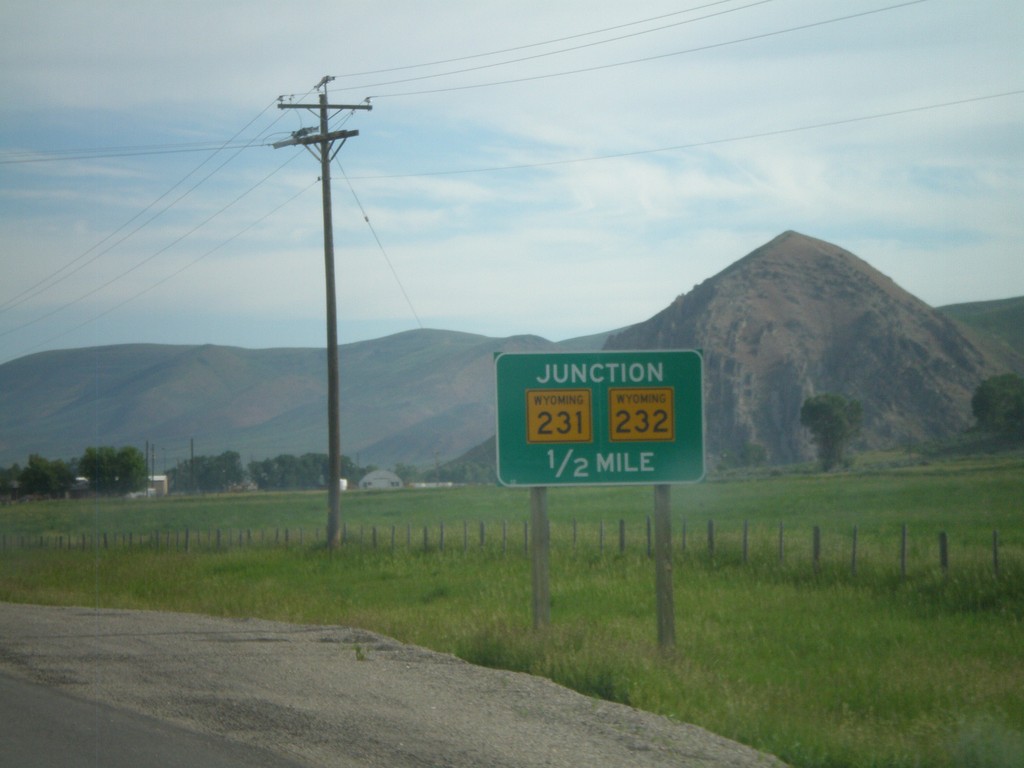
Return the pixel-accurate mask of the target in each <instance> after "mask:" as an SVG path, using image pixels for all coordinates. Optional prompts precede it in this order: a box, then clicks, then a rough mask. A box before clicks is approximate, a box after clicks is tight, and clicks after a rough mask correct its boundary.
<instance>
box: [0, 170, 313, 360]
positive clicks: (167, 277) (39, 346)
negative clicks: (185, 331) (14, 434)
mask: <svg viewBox="0 0 1024 768" xmlns="http://www.w3.org/2000/svg"><path fill="white" fill-rule="evenodd" d="M293 159H294V158H293ZM290 162H291V160H289V161H288V162H286V163H283V164H282V165H281V166H280V167H279V168H277V169H276V170H274V171H273V172H271V173H270V174H269V175H268V176H267V177H266V178H264V179H263V180H262V181H260V182H259V184H257V186H259V185H261V184H263V182H264V181H266V180H267V179H269V178H270V177H271V176H273V175H274V174H275V173H277V172H278V171H279V170H281V168H283V167H284V166H285V165H288V163H290ZM319 183H320V180H319V179H317V180H316V181H313V182H312V183H310V184H308V185H307V186H305V187H303V188H302V189H300V190H299V191H298V192H296V193H295V194H294V195H292V196H291V197H289V198H288V199H287V200H285V201H284V202H283V203H281V204H280V205H278V206H277V207H275V208H273V209H271V210H270V211H268V212H267V213H265V214H263V215H262V216H260V217H259V218H258V219H256V220H255V221H253V222H251V223H250V224H248V225H246V226H245V227H243V228H242V229H240V230H239V231H238V232H236V233H235V234H233V235H232V236H231V237H229V238H227V239H226V240H222V241H221V242H220V243H218V244H217V245H215V246H214V247H213V248H211V249H210V250H208V251H205V252H204V253H202V254H200V255H199V256H197V257H196V258H195V259H193V260H192V261H190V262H188V263H187V264H185V265H184V266H182V267H180V268H178V269H176V270H175V271H173V272H171V273H170V274H169V275H165V276H164V277H162V278H160V279H159V280H157V281H156V282H155V283H153V284H152V285H150V286H148V287H147V288H143V289H142V290H141V291H139V292H138V293H136V294H134V295H132V296H129V297H128V298H127V299H124V300H123V301H120V302H118V303H117V304H115V305H114V306H112V307H108V308H107V309H105V310H103V311H102V312H100V313H98V314H96V315H93V316H92V317H90V318H88V319H87V320H83V321H82V322H81V323H79V324H78V325H76V326H74V327H73V328H69V329H68V330H66V331H63V332H61V333H58V334H57V335H55V336H51V337H50V338H48V339H46V340H44V341H41V342H39V343H38V344H36V345H35V346H33V347H30V348H29V349H28V350H26V353H28V352H33V351H35V350H37V349H42V348H43V347H45V346H46V345H48V344H50V343H52V342H54V341H56V340H57V339H62V338H64V337H65V336H68V335H70V334H72V333H74V332H75V331H79V330H81V329H82V328H84V327H85V326H87V325H90V324H92V323H94V322H96V321H97V320H100V319H102V318H104V317H106V316H107V315H109V314H112V313H113V312H116V311H117V310H119V309H120V308H121V307H123V306H125V305H126V304H130V303H132V302H133V301H136V300H138V299H140V298H142V297H143V296H145V295H146V294H147V293H149V292H151V291H154V290H156V289H157V288H159V287H160V286H161V285H163V284H164V283H166V282H168V281H170V280H173V279H174V278H175V277H177V276H178V275H180V274H181V273H182V272H185V271H186V270H188V269H191V268H192V267H194V266H195V265H196V264H198V263H199V262H200V261H202V260H203V259H205V258H206V257H207V256H210V255H212V254H213V253H216V252H217V251H219V250H220V249H221V248H223V247H224V246H226V245H228V244H229V243H231V242H233V241H235V240H237V239H238V238H239V237H241V236H242V235H244V234H245V233H246V232H248V231H249V230H250V229H253V228H254V227H256V226H257V225H258V224H262V223H263V222H264V221H266V220H267V219H269V218H270V217H271V216H273V215H274V214H276V213H277V212H278V211H280V210H281V209H282V208H284V207H285V206H286V205H288V204H289V203H291V202H292V201H293V200H296V199H298V198H299V197H301V196H302V195H304V194H305V193H306V192H308V191H309V190H310V189H312V188H313V187H315V186H316V185H317V184H319ZM250 191H251V190H250ZM236 202H237V201H236ZM232 205H233V203H232ZM0 335H2V334H0Z"/></svg>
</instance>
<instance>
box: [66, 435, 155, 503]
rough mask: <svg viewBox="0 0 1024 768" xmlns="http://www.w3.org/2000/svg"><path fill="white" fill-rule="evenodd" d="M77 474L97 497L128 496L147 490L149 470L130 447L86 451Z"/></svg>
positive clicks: (104, 447)
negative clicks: (106, 494) (114, 494)
mask: <svg viewBox="0 0 1024 768" xmlns="http://www.w3.org/2000/svg"><path fill="white" fill-rule="evenodd" d="M78 471H79V472H81V473H82V474H83V475H85V477H87V478H89V484H90V485H91V486H92V487H93V489H94V490H95V491H96V492H97V493H131V492H132V491H137V490H139V489H141V488H144V487H145V486H146V478H147V475H148V470H147V467H146V457H145V456H143V455H142V451H140V450H139V449H138V448H134V447H132V446H126V447H124V448H121V449H120V450H118V449H116V448H113V447H111V446H101V447H99V448H86V449H85V453H84V454H83V455H82V458H81V459H79V460H78Z"/></svg>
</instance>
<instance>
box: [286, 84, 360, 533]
mask: <svg viewBox="0 0 1024 768" xmlns="http://www.w3.org/2000/svg"><path fill="white" fill-rule="evenodd" d="M333 79H334V78H333V77H330V76H327V77H324V78H323V79H322V80H321V81H320V82H319V83H318V84H317V89H318V90H319V91H320V98H319V101H318V103H317V104H292V103H287V104H286V103H285V102H283V101H282V102H279V103H278V105H277V106H278V108H279V109H308V110H310V111H312V112H314V114H317V113H318V114H319V116H320V127H319V132H315V129H312V128H303V129H302V130H299V131H295V132H294V133H293V134H292V137H291V138H290V139H286V140H284V141H279V142H276V143H274V144H273V147H274V149H279V148H280V147H287V146H293V145H296V144H298V145H301V146H304V147H305V148H306V149H307V150H309V153H310V154H311V155H313V157H315V158H317V159H318V160H319V161H320V182H321V186H322V190H323V208H324V272H325V274H326V282H327V433H328V435H327V457H328V464H329V466H328V473H327V474H328V478H327V507H328V509H327V546H328V548H330V549H335V548H337V547H338V545H339V544H340V543H341V418H340V415H339V413H340V409H341V407H340V403H339V398H340V396H341V395H340V376H339V374H338V304H337V298H336V292H335V285H334V223H333V218H332V216H331V161H332V160H333V159H334V157H335V155H337V154H338V151H339V150H340V149H341V147H342V146H343V145H344V144H345V141H346V140H347V139H349V138H351V137H353V136H358V135H359V131H328V125H327V123H328V118H329V113H330V112H331V111H343V110H354V109H366V110H370V109H373V107H372V106H371V105H370V104H368V103H364V104H328V103H327V83H329V82H331V80H333ZM339 140H340V143H339V144H338V145H337V148H335V147H334V144H335V142H338V141H339Z"/></svg>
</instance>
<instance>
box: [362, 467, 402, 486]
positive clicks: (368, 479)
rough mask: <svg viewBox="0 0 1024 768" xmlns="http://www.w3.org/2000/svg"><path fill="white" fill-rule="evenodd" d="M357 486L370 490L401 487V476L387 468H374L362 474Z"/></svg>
mask: <svg viewBox="0 0 1024 768" xmlns="http://www.w3.org/2000/svg"><path fill="white" fill-rule="evenodd" d="M359 487H360V488H363V489H365V490H371V491H373V490H377V491H381V490H387V491H390V490H394V489H396V488H401V487H402V478H400V477H399V476H398V475H396V474H395V473H394V472H391V471H389V470H387V469H375V470H374V471H373V472H369V473H368V474H366V475H364V476H363V479H362V480H360V481H359Z"/></svg>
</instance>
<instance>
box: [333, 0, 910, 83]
mask: <svg viewBox="0 0 1024 768" xmlns="http://www.w3.org/2000/svg"><path fill="white" fill-rule="evenodd" d="M926 2H929V0H908V1H907V2H903V3H897V4H895V5H889V6H886V7H884V8H874V9H872V10H869V11H861V12H859V13H852V14H849V15H847V16H838V17H835V18H832V19H824V20H822V21H815V22H810V23H808V24H800V25H798V26H794V27H787V28H785V29H777V30H774V31H772V32H761V33H759V34H756V35H748V36H746V37H740V38H736V39H735V40H726V41H724V42H720V43H709V44H707V45H700V46H697V47H694V48H686V49H684V50H681V51H671V52H669V53H659V54H654V55H652V56H643V57H640V58H636V59H628V60H626V61H617V62H613V63H611V64H595V65H593V66H589V67H580V68H578V69H569V70H563V71H561V72H548V73H546V74H542V75H529V76H526V77H517V78H510V79H508V80H493V81H490V82H484V83H472V84H469V85H452V86H447V87H443V88H429V89H424V90H421V91H403V92H399V93H377V94H373V95H372V98H374V99H382V98H401V97H407V96H424V95H430V94H435V93H450V92H453V91H467V90H473V89H476V88H493V87H495V86H500V85H516V84H519V83H529V82H536V81H538V80H549V79H552V78H556V77H567V76H569V75H581V74H586V73H588V72H599V71H601V70H605V69H614V68H616V67H625V66H629V65H631V64H645V63H647V62H651V61H658V60H660V59H667V58H672V57H674V56H684V55H686V54H690V53H701V52H704V51H711V50H715V49H717V48H725V47H727V46H730V45H738V44H740V43H749V42H753V41H755V40H764V39H767V38H770V37H778V36H779V35H787V34H790V33H792V32H802V31H804V30H807V29H814V28H815V27H823V26H826V25H828V24H838V23H841V22H844V21H851V20H853V19H859V18H863V17H865V16H871V15H873V14H877V13H886V12H888V11H894V10H897V9H900V8H906V7H908V6H911V5H918V4H920V3H926ZM358 87H359V88H361V89H363V90H365V89H366V88H367V87H373V86H358ZM355 89H356V87H355V86H353V87H351V88H346V89H343V90H355Z"/></svg>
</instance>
